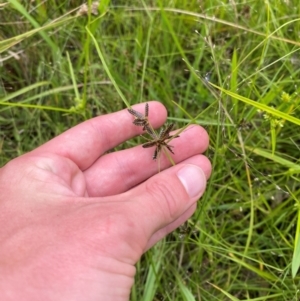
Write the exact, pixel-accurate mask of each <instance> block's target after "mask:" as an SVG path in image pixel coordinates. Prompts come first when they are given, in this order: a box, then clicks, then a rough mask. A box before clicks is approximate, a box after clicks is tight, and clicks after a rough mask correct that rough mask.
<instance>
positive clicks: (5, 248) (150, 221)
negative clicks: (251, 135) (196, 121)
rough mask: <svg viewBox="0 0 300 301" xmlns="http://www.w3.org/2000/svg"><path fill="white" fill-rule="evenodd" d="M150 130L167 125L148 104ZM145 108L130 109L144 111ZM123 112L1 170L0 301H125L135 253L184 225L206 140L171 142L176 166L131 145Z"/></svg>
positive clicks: (196, 136) (184, 137)
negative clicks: (119, 147)
mask: <svg viewBox="0 0 300 301" xmlns="http://www.w3.org/2000/svg"><path fill="white" fill-rule="evenodd" d="M149 105H150V113H149V119H150V121H151V124H152V125H153V126H154V127H159V126H161V125H162V124H163V123H164V121H165V119H166V110H165V108H164V107H163V106H162V104H160V103H158V102H149ZM143 108H144V104H139V105H136V106H134V109H136V110H137V111H141V112H142V111H143ZM132 121H133V119H132V116H131V115H130V114H128V112H127V110H122V111H120V112H116V113H113V114H108V115H103V116H99V117H96V118H93V119H90V120H88V121H86V122H84V123H82V124H79V125H78V126H76V127H74V128H72V129H70V130H68V131H66V132H65V133H63V134H61V135H60V136H58V137H56V138H54V139H52V140H51V141H49V142H47V143H46V144H44V145H42V146H40V147H39V148H37V149H35V150H33V151H32V152H29V153H27V154H25V155H23V156H20V157H18V158H16V159H14V160H12V161H10V162H9V163H8V164H7V165H5V166H4V167H3V168H2V169H0V191H1V194H0V220H1V229H0V246H1V247H0V296H1V298H0V299H1V300H30V301H34V300H39V301H40V300H43V301H47V300H55V301H57V300H105V301H110V300H113V301H119V300H122V301H123V300H129V295H130V289H131V286H132V284H133V281H134V275H135V267H134V265H135V264H136V262H137V261H138V260H139V259H140V257H141V255H142V254H143V253H144V252H145V251H146V250H147V249H149V248H150V247H151V246H153V245H154V244H155V243H156V242H158V241H159V240H160V239H161V238H163V237H164V236H166V235H167V234H168V233H169V232H171V231H173V230H174V229H175V228H176V227H178V226H179V225H180V224H182V223H183V222H184V221H186V220H187V219H188V218H189V217H190V216H191V215H192V214H193V212H194V211H195V209H196V201H197V200H198V199H199V197H200V196H201V195H202V194H203V192H204V190H205V185H206V179H207V178H208V177H209V175H210V173H211V165H210V162H209V161H208V159H207V158H206V157H205V156H203V155H201V153H203V152H204V151H205V150H206V148H207V146H208V135H207V133H206V131H205V130H204V129H203V128H201V127H200V126H195V125H193V126H190V127H189V128H188V129H187V130H185V131H183V132H182V133H181V134H180V138H178V139H174V140H172V142H171V143H172V145H174V152H175V155H173V158H174V161H175V162H176V163H177V165H175V166H172V167H170V162H169V160H168V159H167V158H166V157H165V155H162V156H161V159H160V166H161V170H162V171H161V172H160V173H158V174H157V170H158V166H157V163H156V162H155V161H153V160H152V154H153V149H152V148H149V149H144V148H142V147H141V146H136V147H133V148H130V149H126V150H122V151H118V152H114V153H108V154H105V152H106V151H108V150H110V149H112V148H114V147H115V146H117V145H119V144H120V143H122V142H124V141H126V140H128V139H130V138H132V137H134V136H136V135H138V134H141V133H142V129H141V127H136V126H134V125H133V124H132Z"/></svg>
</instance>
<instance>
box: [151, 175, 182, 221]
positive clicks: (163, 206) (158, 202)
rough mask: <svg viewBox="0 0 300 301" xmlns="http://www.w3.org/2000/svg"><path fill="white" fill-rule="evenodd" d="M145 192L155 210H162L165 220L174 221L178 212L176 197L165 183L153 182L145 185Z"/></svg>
mask: <svg viewBox="0 0 300 301" xmlns="http://www.w3.org/2000/svg"><path fill="white" fill-rule="evenodd" d="M146 189H147V191H148V193H149V194H150V196H151V198H152V199H153V205H154V206H155V209H156V210H162V211H163V213H164V214H166V215H167V216H166V218H169V219H174V218H175V217H176V215H177V212H178V202H177V199H178V195H177V194H176V192H175V189H174V187H172V185H169V183H168V182H167V181H162V180H159V181H158V180H153V181H151V182H149V183H147V188H146Z"/></svg>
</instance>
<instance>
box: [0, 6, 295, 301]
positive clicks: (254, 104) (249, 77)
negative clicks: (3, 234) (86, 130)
mask: <svg viewBox="0 0 300 301" xmlns="http://www.w3.org/2000/svg"><path fill="white" fill-rule="evenodd" d="M79 2H80V1H66V0H63V1H58V0H48V1H40V0H39V1H17V0H10V1H8V2H7V3H2V4H0V154H1V155H0V165H3V164H5V163H6V162H7V161H8V160H10V159H12V158H14V157H16V156H18V155H21V154H23V153H24V152H27V151H29V150H31V149H33V148H35V147H36V146H38V145H40V144H42V143H44V142H45V141H47V140H49V139H50V138H52V137H54V136H56V135H58V134H60V133H61V132H63V131H64V130H66V129H68V128H70V127H72V126H74V125H76V124H78V123H80V122H81V121H83V120H85V119H88V118H91V117H93V116H96V115H100V114H105V113H110V112H113V111H117V110H120V109H122V108H125V107H126V104H125V103H126V100H127V101H128V103H129V104H130V105H132V104H135V103H139V102H144V101H146V100H151V99H156V100H160V101H161V102H162V103H164V105H165V106H166V107H167V108H168V111H169V116H170V120H172V122H175V123H176V125H177V128H179V127H182V126H185V125H186V124H187V123H189V122H190V120H191V119H193V118H195V120H193V122H196V123H198V124H201V125H203V126H204V127H205V128H206V129H207V131H208V133H209V135H210V148H209V150H208V151H207V156H208V157H209V158H210V160H211V162H212V163H213V174H212V177H211V179H210V181H209V184H208V188H207V192H206V193H205V195H204V196H203V198H202V199H201V201H199V206H198V210H197V212H196V214H195V215H194V216H193V217H192V218H191V219H190V220H189V221H188V222H187V223H186V224H185V225H183V226H182V227H181V228H180V229H178V230H177V231H175V232H173V233H172V234H170V235H169V236H168V237H167V238H166V239H165V240H164V241H162V242H161V243H159V244H158V245H157V246H155V247H154V248H153V249H151V250H150V251H149V252H148V253H147V254H145V256H144V257H143V258H142V260H141V261H140V262H139V263H138V265H137V275H136V284H135V286H134V288H133V290H132V297H131V299H132V301H140V300H142V301H146V300H147V301H150V300H156V301H158V300H172V301H174V300H175V301H176V300H178V301H179V300H186V301H191V300H201V301H206V300H207V301H214V300H272V301H273V300H289V301H290V300H295V301H296V300H299V299H300V292H299V287H300V277H299V275H297V270H298V267H299V265H300V241H299V232H300V200H299V197H300V190H299V187H300V184H299V173H300V163H299V148H300V146H299V142H300V136H299V135H300V130H299V125H300V119H298V117H299V104H300V98H299V70H300V55H299V47H300V42H299V33H300V18H299V16H300V5H299V2H298V0H286V1H279V0H270V1H244V0H241V1H221V0H207V1H198V0H173V1H171V0H170V1H167V0H158V1H143V0H128V1H122V0H120V1H113V0H111V1H109V0H102V1H101V5H100V7H99V11H98V15H97V16H95V15H93V14H84V12H83V13H82V14H78V13H77V11H76V10H75V9H76V8H78V7H79V5H80V3H79ZM89 2H90V3H91V1H89ZM108 72H109V73H110V74H109V75H108ZM111 79H113V81H111ZM210 83H211V84H213V85H211V84H210ZM116 87H117V89H116ZM174 103H176V104H178V105H179V106H178V105H175V104H174ZM181 108H182V109H183V110H182V109H181ZM184 110H185V111H186V112H188V114H189V115H190V116H191V117H192V118H190V117H188V116H187V115H186V114H185V113H184ZM132 143H133V142H132V141H131V142H128V143H125V144H124V145H123V146H121V147H130V146H132ZM191 143H193V141H191Z"/></svg>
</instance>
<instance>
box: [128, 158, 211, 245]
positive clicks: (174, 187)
mask: <svg viewBox="0 0 300 301" xmlns="http://www.w3.org/2000/svg"><path fill="white" fill-rule="evenodd" d="M206 181H207V180H206V176H205V174H204V172H203V170H202V169H201V168H200V167H198V166H197V165H193V164H178V165H176V166H173V167H171V168H169V169H167V170H164V171H162V172H161V173H159V174H157V175H155V176H153V177H152V178H150V179H148V180H147V181H146V182H144V183H143V184H141V185H140V186H138V187H137V188H135V189H133V190H132V193H134V197H131V199H132V200H133V201H134V206H135V209H136V210H137V211H136V210H135V212H137V213H138V214H137V215H136V218H137V219H138V223H139V225H140V227H141V228H142V229H143V232H144V233H145V234H146V236H147V237H148V244H147V246H149V243H150V244H151V245H152V244H154V243H156V242H157V241H158V240H159V239H161V238H162V237H163V236H165V235H166V234H167V233H169V232H171V231H172V230H174V229H175V228H176V227H178V226H179V225H180V224H181V223H183V222H184V221H185V220H187V219H188V218H189V217H190V215H191V214H192V213H193V212H194V210H195V209H196V206H195V203H196V201H197V200H198V199H199V198H200V197H201V196H202V194H203V193H204V191H205V188H206ZM193 205H194V206H193ZM191 207H192V208H191ZM191 209H192V210H191Z"/></svg>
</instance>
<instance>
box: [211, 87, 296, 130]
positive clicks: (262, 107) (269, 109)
mask: <svg viewBox="0 0 300 301" xmlns="http://www.w3.org/2000/svg"><path fill="white" fill-rule="evenodd" d="M209 84H210V85H211V86H213V87H214V88H216V89H218V90H220V91H222V92H224V93H225V94H227V95H229V96H231V97H233V98H235V99H238V100H240V101H242V102H244V103H246V104H248V105H251V106H253V107H256V108H257V109H259V110H262V111H265V112H268V113H270V114H272V115H274V116H276V117H278V118H281V119H285V120H287V121H290V122H292V123H295V124H297V125H300V119H299V118H296V117H293V116H291V115H288V114H286V113H283V112H281V111H278V110H276V109H274V108H272V107H268V106H266V105H264V104H261V103H259V102H257V101H254V100H251V99H249V98H246V97H243V96H241V95H238V94H236V93H233V92H231V91H229V90H226V89H224V88H221V87H219V86H217V85H214V84H213V83H211V82H209Z"/></svg>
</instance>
